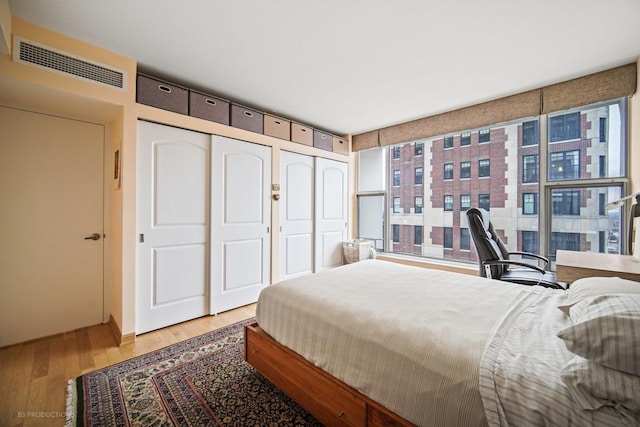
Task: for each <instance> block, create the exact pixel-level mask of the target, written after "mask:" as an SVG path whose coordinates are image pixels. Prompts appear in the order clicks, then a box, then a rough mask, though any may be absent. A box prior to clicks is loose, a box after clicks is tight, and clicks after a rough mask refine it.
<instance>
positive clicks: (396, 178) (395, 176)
mask: <svg viewBox="0 0 640 427" xmlns="http://www.w3.org/2000/svg"><path fill="white" fill-rule="evenodd" d="M393 186H394V187H399V186H400V171H399V170H395V171H393Z"/></svg>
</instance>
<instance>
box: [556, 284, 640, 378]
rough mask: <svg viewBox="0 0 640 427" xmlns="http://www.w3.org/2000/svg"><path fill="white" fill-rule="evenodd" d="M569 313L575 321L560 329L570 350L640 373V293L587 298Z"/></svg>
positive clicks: (616, 367) (582, 355)
mask: <svg viewBox="0 0 640 427" xmlns="http://www.w3.org/2000/svg"><path fill="white" fill-rule="evenodd" d="M570 317H571V320H573V325H572V326H569V327H568V328H566V329H563V330H561V331H560V332H558V337H560V338H561V339H562V340H564V343H565V345H566V346H567V349H568V350H569V351H570V352H572V353H574V354H576V355H578V356H581V357H584V358H585V359H589V360H591V361H593V362H595V363H599V364H601V365H604V366H607V367H609V368H613V369H618V370H620V371H624V372H627V373H630V374H634V375H640V295H638V294H619V295H600V296H596V297H590V298H586V299H584V300H582V301H580V302H579V303H577V304H576V305H574V306H573V307H571V310H570Z"/></svg>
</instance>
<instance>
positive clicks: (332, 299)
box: [256, 260, 543, 426]
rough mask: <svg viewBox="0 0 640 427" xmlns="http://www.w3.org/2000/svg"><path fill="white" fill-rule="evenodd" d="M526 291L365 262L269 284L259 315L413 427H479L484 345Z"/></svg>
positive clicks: (274, 331)
mask: <svg viewBox="0 0 640 427" xmlns="http://www.w3.org/2000/svg"><path fill="white" fill-rule="evenodd" d="M540 289H543V288H540ZM530 293H531V287H526V286H521V285H512V284H510V283H505V282H498V281H493V280H489V279H485V278H480V277H476V276H471V275H464V274H457V273H451V272H446V271H440V270H431V269H424V268H417V267H410V266H405V265H400V264H396V263H391V262H385V261H381V260H365V261H361V262H358V263H354V264H349V265H345V266H342V267H338V268H335V269H331V270H326V271H323V272H320V273H317V274H313V275H309V276H304V277H300V278H295V279H291V280H287V281H283V282H280V283H278V284H275V285H272V286H269V287H267V288H266V289H264V290H263V291H262V293H261V295H260V298H259V300H258V306H257V309H256V318H257V321H258V324H259V325H260V327H261V328H262V329H263V330H264V331H265V332H266V333H267V334H269V335H270V336H272V337H273V338H274V339H275V340H276V341H278V342H280V343H281V344H283V345H285V346H286V347H288V348H290V349H292V350H293V351H295V352H296V353H298V354H300V355H301V356H303V357H304V358H306V359H307V360H309V361H310V362H312V363H314V364H315V365H316V366H318V367H319V368H321V369H323V370H324V371H326V372H328V373H330V374H332V375H333V376H335V377H337V378H338V379H340V380H342V381H343V382H345V383H346V384H348V385H350V386H352V387H353V388H355V389H356V390H358V391H360V392H361V393H363V394H364V395H366V396H368V397H370V398H371V399H373V400H375V401H376V402H378V403H380V404H382V405H383V406H385V407H386V408H388V409H390V410H392V411H393V412H395V413H397V414H398V415H400V416H402V417H403V418H405V419H407V420H409V421H411V422H413V423H415V424H417V425H446V426H485V425H487V419H486V416H485V411H484V408H483V403H482V397H481V394H480V391H479V369H480V368H479V367H480V362H481V359H482V355H483V352H484V349H485V347H486V345H487V343H488V341H489V339H490V337H491V336H492V334H493V333H494V332H495V331H494V328H495V325H496V323H499V321H500V320H501V319H502V318H503V317H504V316H505V314H506V313H507V312H508V311H509V309H510V308H511V307H514V306H516V305H518V304H519V303H520V302H521V301H522V300H524V299H526V298H527V297H528V296H529V295H530Z"/></svg>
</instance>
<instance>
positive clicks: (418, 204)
mask: <svg viewBox="0 0 640 427" xmlns="http://www.w3.org/2000/svg"><path fill="white" fill-rule="evenodd" d="M413 206H414V207H413V211H414V212H415V213H422V196H415V197H414V198H413Z"/></svg>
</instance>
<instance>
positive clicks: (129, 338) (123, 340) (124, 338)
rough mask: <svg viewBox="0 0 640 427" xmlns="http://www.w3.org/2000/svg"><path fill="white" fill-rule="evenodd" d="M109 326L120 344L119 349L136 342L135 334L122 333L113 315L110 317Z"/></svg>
mask: <svg viewBox="0 0 640 427" xmlns="http://www.w3.org/2000/svg"><path fill="white" fill-rule="evenodd" d="M109 326H111V332H113V336H114V338H115V339H116V343H118V347H120V346H123V345H125V344H131V343H133V342H134V341H135V340H136V334H135V333H134V334H127V335H122V331H120V327H119V326H118V323H117V322H116V319H114V318H113V316H112V315H109Z"/></svg>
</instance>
